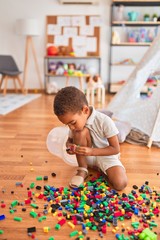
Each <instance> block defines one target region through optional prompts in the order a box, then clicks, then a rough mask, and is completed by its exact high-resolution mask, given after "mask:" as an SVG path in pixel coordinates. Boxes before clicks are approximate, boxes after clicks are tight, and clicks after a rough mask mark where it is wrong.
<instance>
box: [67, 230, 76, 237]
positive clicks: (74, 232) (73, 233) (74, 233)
mask: <svg viewBox="0 0 160 240" xmlns="http://www.w3.org/2000/svg"><path fill="white" fill-rule="evenodd" d="M76 235H78V231H73V232H71V233H70V235H69V236H70V237H74V236H76Z"/></svg>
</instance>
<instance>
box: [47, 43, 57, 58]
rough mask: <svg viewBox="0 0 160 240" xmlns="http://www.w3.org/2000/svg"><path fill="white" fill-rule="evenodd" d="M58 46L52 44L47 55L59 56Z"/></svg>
mask: <svg viewBox="0 0 160 240" xmlns="http://www.w3.org/2000/svg"><path fill="white" fill-rule="evenodd" d="M57 54H58V48H57V47H56V46H54V45H51V46H49V47H48V48H47V55H48V56H57Z"/></svg>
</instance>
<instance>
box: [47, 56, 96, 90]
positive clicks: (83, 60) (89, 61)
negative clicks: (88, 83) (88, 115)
mask: <svg viewBox="0 0 160 240" xmlns="http://www.w3.org/2000/svg"><path fill="white" fill-rule="evenodd" d="M51 62H54V63H55V64H57V63H58V62H63V63H64V64H72V63H74V64H75V65H76V66H77V65H80V64H85V66H86V69H88V68H89V67H90V66H92V65H95V71H96V74H99V75H100V74H101V58H100V57H99V56H92V57H91V56H86V57H73V56H46V57H45V66H44V69H45V74H44V75H45V91H46V93H47V94H52V93H51V92H50V91H48V86H49V84H50V83H51V82H53V81H56V82H57V85H58V87H59V81H61V80H65V85H64V86H68V84H69V83H70V80H71V79H75V81H77V80H78V81H79V87H80V89H81V90H82V91H84V89H85V88H84V86H85V81H84V79H85V78H86V77H88V76H89V75H90V73H88V72H86V73H82V72H79V71H78V70H75V74H74V73H73V74H67V73H65V74H61V75H59V74H55V73H51V72H49V65H50V63H51Z"/></svg>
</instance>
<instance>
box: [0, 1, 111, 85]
mask: <svg viewBox="0 0 160 240" xmlns="http://www.w3.org/2000/svg"><path fill="white" fill-rule="evenodd" d="M110 4H111V3H110V0H100V4H99V5H98V6H97V5H96V6H94V5H60V4H59V3H58V0H14V1H13V0H1V1H0V54H9V55H13V56H14V58H15V60H16V62H17V63H18V66H19V68H20V69H21V70H22V71H23V67H24V57H25V38H24V37H23V36H19V35H17V34H16V32H15V23H16V20H17V19H20V18H36V19H38V20H39V23H40V26H41V29H40V30H41V35H40V36H39V37H35V38H34V43H35V48H36V52H37V57H38V64H39V67H40V72H41V76H42V79H43V81H44V56H45V42H46V39H45V33H46V16H47V15H79V14H83V15H95V14H96V15H100V16H101V17H102V27H101V40H100V52H101V54H100V55H101V59H102V62H101V76H102V79H103V81H104V83H106V82H107V79H108V67H109V64H108V62H109V60H108V57H109V42H110ZM28 70H29V71H28V77H27V85H28V86H29V89H36V88H37V89H39V88H40V86H39V82H38V78H37V75H36V72H35V66H34V62H33V58H32V55H31V56H30V62H29V66H28ZM11 82H12V81H11ZM64 84H65V80H64ZM10 87H11V88H12V87H13V86H12V83H10Z"/></svg>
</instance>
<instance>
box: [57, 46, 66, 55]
mask: <svg viewBox="0 0 160 240" xmlns="http://www.w3.org/2000/svg"><path fill="white" fill-rule="evenodd" d="M68 55H69V49H68V47H66V46H59V47H58V56H68Z"/></svg>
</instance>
